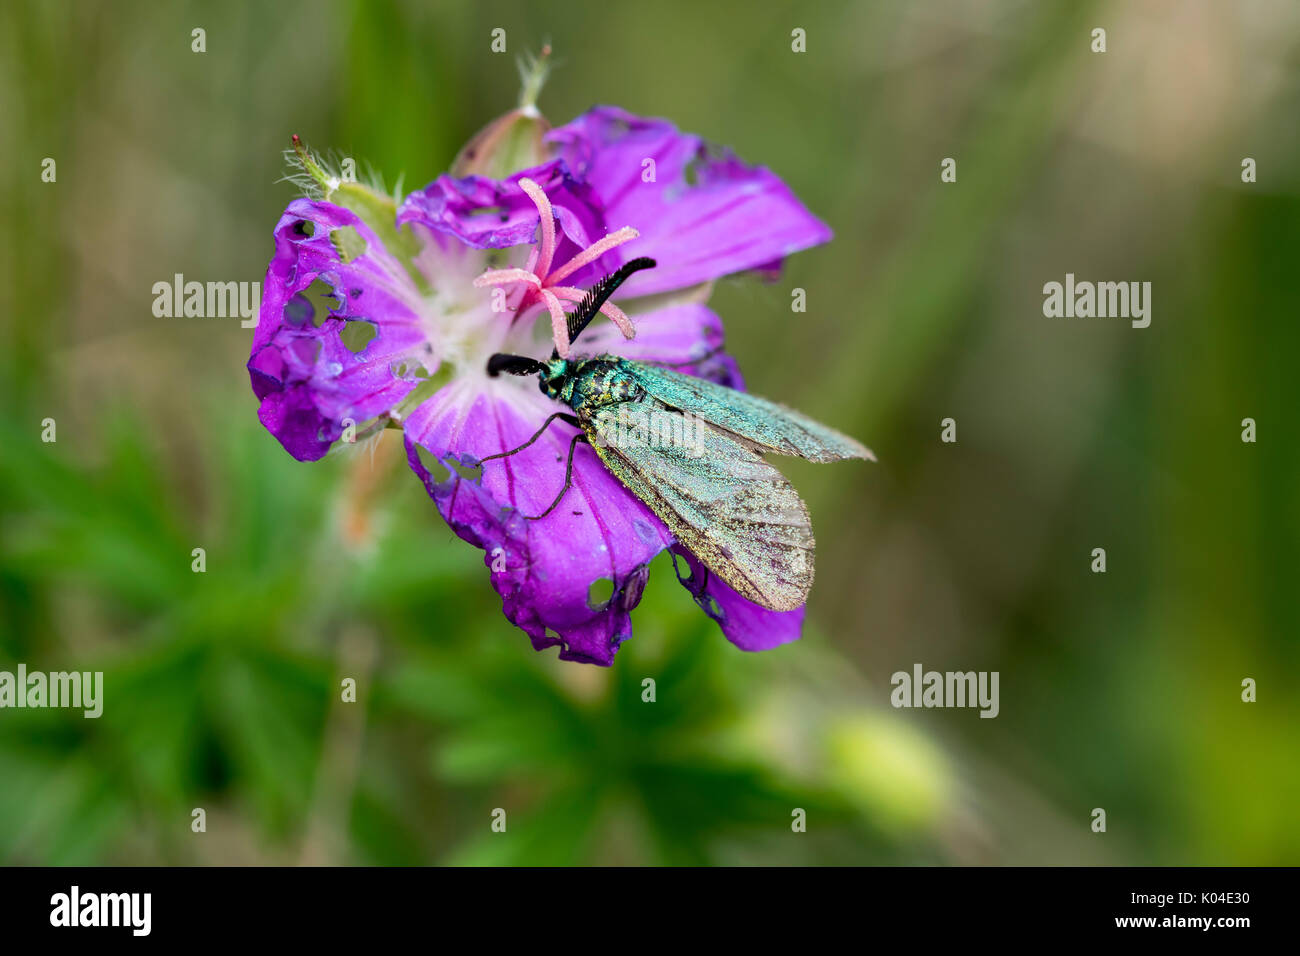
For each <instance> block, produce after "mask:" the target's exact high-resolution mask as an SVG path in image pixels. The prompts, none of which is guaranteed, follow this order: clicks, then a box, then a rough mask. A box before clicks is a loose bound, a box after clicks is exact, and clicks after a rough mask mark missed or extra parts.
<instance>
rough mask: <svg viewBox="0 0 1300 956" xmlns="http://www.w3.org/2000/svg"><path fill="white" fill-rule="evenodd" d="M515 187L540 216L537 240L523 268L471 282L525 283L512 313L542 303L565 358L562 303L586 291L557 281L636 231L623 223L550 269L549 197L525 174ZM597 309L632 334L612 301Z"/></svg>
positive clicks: (566, 346) (483, 284) (552, 229)
mask: <svg viewBox="0 0 1300 956" xmlns="http://www.w3.org/2000/svg"><path fill="white" fill-rule="evenodd" d="M519 188H520V189H522V190H523V191H524V192H525V193H526V194H527V195H528V198H529V199H531V200H532V201H533V204H534V205H535V206H537V214H538V215H539V216H540V217H541V226H542V229H541V241H540V243H539V244H538V246H537V248H536V249H534V250H533V252H532V254H531V255H530V256H529V257H528V265H527V266H526V267H525V268H523V269H492V270H489V271H488V272H485V273H483V274H482V275H481V276H479V277H478V278H477V279H475V280H474V286H475V288H479V289H481V288H484V287H486V286H499V285H510V284H513V283H516V282H522V283H524V284H525V285H527V286H528V288H527V289H525V290H524V295H523V298H522V299H521V300H520V302H519V306H518V308H517V309H516V310H515V314H516V315H520V314H522V313H523V311H524V310H525V309H526V308H528V307H529V306H532V305H534V304H536V303H539V302H540V303H541V304H543V305H545V306H546V309H547V311H549V312H550V313H551V334H552V336H553V337H554V339H555V351H556V353H557V354H559V356H560V357H561V358H568V357H569V334H568V326H567V324H566V322H567V320H566V317H565V312H564V305H563V303H564V302H575V303H576V302H579V301H581V300H582V298H583V296H585V295H586V293H585V292H583V291H582V290H581V289H578V288H575V287H573V286H566V285H560V284H559V283H560V282H561V281H563V280H564V279H566V278H568V277H569V276H570V275H572V274H573V273H574V272H576V271H577V270H578V269H581V268H582V267H583V266H585V265H589V264H590V263H592V262H595V261H596V260H597V259H599V258H600V257H601V256H603V255H604V254H605V253H607V252H609V250H611V249H614V248H616V247H617V246H621V245H623V243H625V242H630V241H632V240H633V239H636V238H637V237H638V236H639V235H640V233H639V232H637V231H636V230H635V229H633V228H632V227H631V226H624V227H623V228H622V229H619V230H617V231H615V232H611V233H610V234H609V235H607V236H605V237H603V238H601V239H599V240H597V241H596V242H593V243H592V244H591V245H590V246H588V247H587V248H586V249H583V250H582V251H581V252H579V253H577V254H576V255H575V256H573V258H571V259H570V260H569V261H568V262H566V263H564V265H562V266H560V267H559V268H557V269H555V270H554V271H551V264H552V263H553V261H554V259H555V250H556V248H557V247H558V243H557V242H556V236H555V211H554V209H553V208H552V207H551V200H550V199H549V198H548V197H547V195H546V193H545V192H544V191H543V190H542V187H540V186H539V185H537V183H535V182H533V180H531V179H529V178H527V177H524V178H522V179H520V180H519ZM600 311H601V312H602V313H604V314H605V315H606V316H608V317H609V319H610V320H611V321H612V322H613V323H614V324H615V325H617V326H618V329H619V331H620V332H622V333H623V335H624V336H625V337H626V338H629V339H630V338H632V337H633V336H634V335H636V329H635V328H634V327H633V325H632V320H631V319H629V318H628V316H627V313H625V312H624V311H623V310H622V309H620V308H619V307H618V306H616V305H614V303H612V302H609V301H606V302H605V303H604V304H602V305H601V307H600Z"/></svg>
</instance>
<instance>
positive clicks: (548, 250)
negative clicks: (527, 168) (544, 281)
mask: <svg viewBox="0 0 1300 956" xmlns="http://www.w3.org/2000/svg"><path fill="white" fill-rule="evenodd" d="M519 188H520V189H522V190H523V191H524V192H526V193H527V194H528V198H529V199H531V200H532V201H533V202H534V203H535V204H536V206H537V212H538V215H540V216H541V217H542V248H541V251H540V252H539V253H538V256H537V265H536V267H535V268H534V269H533V271H534V272H536V273H537V274H538V275H539V276H544V275H546V273H547V272H548V271H549V270H550V268H551V259H552V257H553V256H554V255H555V213H554V211H552V209H551V201H550V199H548V198H547V197H546V193H545V192H544V191H543V190H542V187H541V186H539V185H537V183H535V182H533V181H532V180H531V179H529V178H528V177H527V176H525V177H524V178H523V179H521V180H519Z"/></svg>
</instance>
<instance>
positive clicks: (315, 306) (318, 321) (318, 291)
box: [298, 278, 339, 329]
mask: <svg viewBox="0 0 1300 956" xmlns="http://www.w3.org/2000/svg"><path fill="white" fill-rule="evenodd" d="M298 294H299V295H300V296H302V297H303V298H305V299H306V300H307V308H308V309H309V310H310V311H309V312H308V313H307V314H308V315H310V316H311V323H312V325H314V326H316V328H318V329H319V328H320V327H321V326H322V325H324V324H325V320H326V319H327V318H329V315H330V313H331V312H333V311H334V310H335V309H337V308H338V307H339V300H338V298H337V297H336V296H335V295H334V287H333V286H331V285H330V284H329V283H328V282H326V281H325V280H324V279H321V278H317V279H316V280H315V281H314V282H312V284H311V285H309V286H308V287H307V288H306V290H304V291H303V292H300V293H298Z"/></svg>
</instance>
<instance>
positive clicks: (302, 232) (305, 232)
mask: <svg viewBox="0 0 1300 956" xmlns="http://www.w3.org/2000/svg"><path fill="white" fill-rule="evenodd" d="M293 234H294V235H295V236H302V237H303V238H310V237H311V236H314V235H316V223H314V222H312V221H311V220H309V219H299V220H298V221H297V222H295V223H294V224H293Z"/></svg>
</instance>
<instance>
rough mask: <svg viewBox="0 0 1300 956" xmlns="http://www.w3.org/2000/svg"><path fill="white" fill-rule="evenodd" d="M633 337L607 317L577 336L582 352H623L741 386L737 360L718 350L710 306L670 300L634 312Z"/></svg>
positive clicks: (718, 331)
mask: <svg viewBox="0 0 1300 956" xmlns="http://www.w3.org/2000/svg"><path fill="white" fill-rule="evenodd" d="M631 318H632V323H633V324H634V325H635V326H636V338H634V339H625V338H623V334H622V333H621V332H619V330H618V328H617V327H616V326H614V325H611V324H609V323H599V324H596V325H592V326H589V327H588V328H587V330H586V331H585V332H583V333H582V337H581V338H580V339H579V340H578V345H577V349H578V350H579V351H580V352H581V353H582V354H583V355H603V354H612V355H621V356H623V357H624V358H630V359H636V360H637V361H639V362H653V363H655V364H659V365H668V366H671V367H672V368H673V369H674V370H675V371H678V372H681V373H682V374H683V375H698V376H699V377H700V378H707V379H709V380H710V381H714V382H717V383H718V384H720V385H726V386H728V387H729V388H744V387H745V384H744V381H743V380H742V379H741V377H740V369H739V367H738V366H737V365H736V360H735V359H734V358H732V357H731V356H730V355H728V354H726V353H725V352H723V351H722V341H723V336H722V319H721V318H719V317H718V314H717V313H716V312H714V311H713V310H712V309H710V308H709V307H708V306H704V305H699V304H697V303H689V304H686V305H672V306H667V307H665V308H662V309H655V310H653V311H650V312H644V313H638V314H635V315H633V316H632V317H631Z"/></svg>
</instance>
